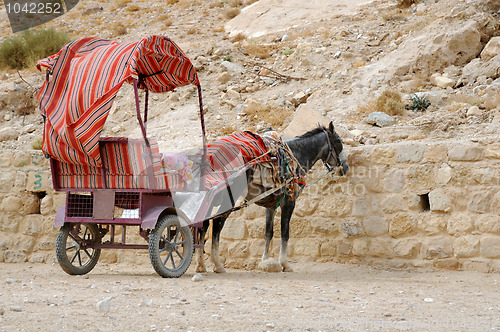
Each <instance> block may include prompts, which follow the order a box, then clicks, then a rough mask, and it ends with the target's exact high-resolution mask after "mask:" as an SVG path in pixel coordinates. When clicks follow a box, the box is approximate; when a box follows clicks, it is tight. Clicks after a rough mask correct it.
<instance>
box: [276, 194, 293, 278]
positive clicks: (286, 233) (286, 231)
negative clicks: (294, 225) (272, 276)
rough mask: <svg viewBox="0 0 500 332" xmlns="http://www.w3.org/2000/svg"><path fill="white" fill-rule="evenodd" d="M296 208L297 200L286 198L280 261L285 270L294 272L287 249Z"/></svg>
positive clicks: (282, 208)
mask: <svg viewBox="0 0 500 332" xmlns="http://www.w3.org/2000/svg"><path fill="white" fill-rule="evenodd" d="M294 209H295V201H294V200H288V199H286V200H285V202H284V203H283V205H282V206H281V247H280V259H279V262H280V264H281V266H282V267H283V272H293V269H292V267H291V266H290V264H289V263H288V259H287V253H286V252H287V249H288V239H289V238H290V219H291V218H292V213H293V210H294Z"/></svg>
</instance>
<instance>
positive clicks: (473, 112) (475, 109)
mask: <svg viewBox="0 0 500 332" xmlns="http://www.w3.org/2000/svg"><path fill="white" fill-rule="evenodd" d="M482 113H483V112H481V110H480V109H479V107H477V106H472V107H471V108H469V110H468V111H467V116H479V115H481V114H482Z"/></svg>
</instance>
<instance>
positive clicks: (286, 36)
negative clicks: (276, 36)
mask: <svg viewBox="0 0 500 332" xmlns="http://www.w3.org/2000/svg"><path fill="white" fill-rule="evenodd" d="M289 39H290V36H289V35H287V34H284V35H283V37H281V42H282V43H283V42H286V41H287V40H289Z"/></svg>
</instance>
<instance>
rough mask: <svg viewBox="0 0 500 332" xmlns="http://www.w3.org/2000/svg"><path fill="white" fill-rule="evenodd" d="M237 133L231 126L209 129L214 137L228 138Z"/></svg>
mask: <svg viewBox="0 0 500 332" xmlns="http://www.w3.org/2000/svg"><path fill="white" fill-rule="evenodd" d="M237 131H238V128H236V127H235V126H233V125H224V126H223V125H215V126H214V128H210V132H212V134H213V135H214V136H228V135H231V134H234V133H235V132H237Z"/></svg>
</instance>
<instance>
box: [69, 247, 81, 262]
mask: <svg viewBox="0 0 500 332" xmlns="http://www.w3.org/2000/svg"><path fill="white" fill-rule="evenodd" d="M79 252H80V250H77V251H76V252H75V254H74V255H73V257H72V258H71V260H70V263H71V264H73V262H74V261H75V259H76V257H77V256H78V253H79Z"/></svg>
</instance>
